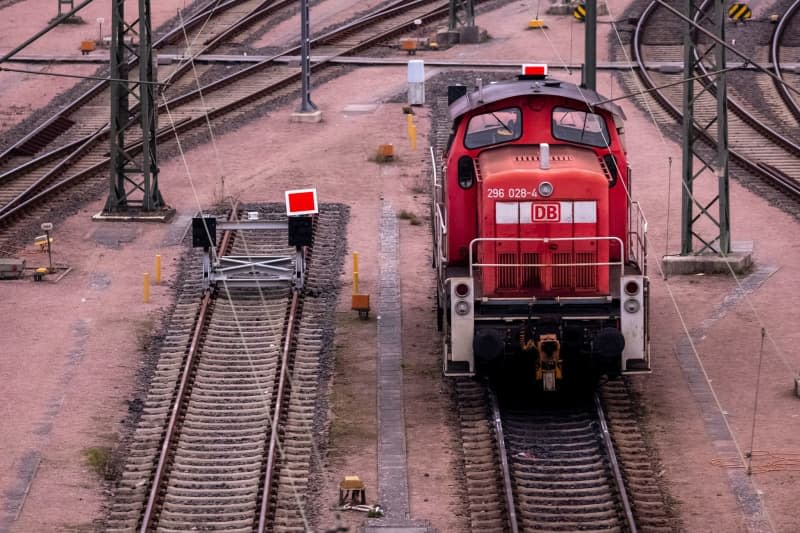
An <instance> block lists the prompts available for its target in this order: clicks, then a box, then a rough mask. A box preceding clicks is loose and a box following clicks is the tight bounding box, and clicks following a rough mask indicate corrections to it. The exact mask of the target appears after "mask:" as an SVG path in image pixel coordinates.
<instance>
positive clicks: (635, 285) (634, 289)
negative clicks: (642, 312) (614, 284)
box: [625, 280, 639, 296]
mask: <svg viewBox="0 0 800 533" xmlns="http://www.w3.org/2000/svg"><path fill="white" fill-rule="evenodd" d="M638 293H639V282H638V281H635V280H631V281H629V282H627V283H626V284H625V294H627V295H628V296H634V295H636V294H638Z"/></svg>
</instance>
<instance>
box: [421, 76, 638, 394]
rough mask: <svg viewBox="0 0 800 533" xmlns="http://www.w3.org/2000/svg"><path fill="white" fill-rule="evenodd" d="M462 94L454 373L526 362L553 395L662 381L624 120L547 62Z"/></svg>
mask: <svg viewBox="0 0 800 533" xmlns="http://www.w3.org/2000/svg"><path fill="white" fill-rule="evenodd" d="M479 85H480V84H479ZM459 92H461V93H462V94H461V95H459V94H458V93H459ZM449 93H450V100H451V102H450V117H451V119H452V121H453V125H452V132H451V136H450V142H449V145H448V147H447V149H446V152H445V154H444V164H443V166H442V168H441V173H439V172H434V202H433V226H434V265H435V267H436V269H437V280H438V282H437V311H438V313H437V315H438V316H437V318H438V323H439V327H440V330H442V331H443V334H444V371H445V374H446V375H474V374H475V373H476V372H480V371H482V370H483V369H487V370H488V369H493V368H497V367H502V366H511V368H514V369H518V368H520V366H519V365H520V364H522V365H523V368H527V369H530V370H531V373H532V374H531V375H532V376H535V379H536V381H537V382H539V383H540V384H541V388H542V389H543V390H546V391H553V390H557V389H559V388H560V387H561V385H562V383H564V382H569V380H570V379H571V378H573V377H574V378H577V377H585V376H594V377H596V376H599V375H602V374H609V375H616V374H619V373H632V372H647V371H649V369H650V357H649V349H648V324H647V317H648V279H647V272H646V241H645V238H646V222H645V221H644V218H643V217H642V215H641V211H640V210H639V206H638V204H637V203H636V202H633V201H632V200H631V198H630V191H631V172H630V168H629V166H628V162H627V159H626V153H625V147H624V144H623V137H622V134H623V121H624V118H625V116H624V114H623V112H622V109H620V108H619V107H618V106H617V105H615V104H613V103H609V102H604V99H603V98H602V97H601V96H600V95H598V94H597V93H596V92H595V91H593V90H589V89H586V88H583V87H580V86H577V85H574V84H571V83H567V82H562V81H558V80H555V79H552V78H550V77H548V76H547V67H546V66H544V65H526V66H524V67H523V74H522V75H521V76H519V77H518V79H515V80H512V81H505V82H499V83H492V84H489V85H486V86H483V85H480V86H479V87H478V88H477V89H475V90H472V91H467V90H466V88H464V87H451V88H450V90H449ZM434 168H437V164H436V163H435V162H434ZM440 176H441V179H440Z"/></svg>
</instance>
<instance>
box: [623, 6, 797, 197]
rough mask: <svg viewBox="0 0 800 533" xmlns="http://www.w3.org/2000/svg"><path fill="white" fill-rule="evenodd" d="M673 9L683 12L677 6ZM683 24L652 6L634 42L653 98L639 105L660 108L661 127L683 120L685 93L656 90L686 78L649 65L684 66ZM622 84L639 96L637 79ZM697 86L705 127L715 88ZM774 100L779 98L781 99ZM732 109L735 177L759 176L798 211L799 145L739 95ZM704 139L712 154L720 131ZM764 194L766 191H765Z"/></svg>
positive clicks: (713, 105) (656, 113) (731, 102)
mask: <svg viewBox="0 0 800 533" xmlns="http://www.w3.org/2000/svg"><path fill="white" fill-rule="evenodd" d="M673 4H674V3H673ZM674 7H676V8H677V9H679V10H680V9H681V6H679V5H677V4H674ZM684 25H685V23H684V22H682V21H681V20H680V19H678V18H677V17H676V16H675V15H673V14H671V13H670V12H669V11H668V10H666V9H665V8H663V7H660V6H659V4H658V3H656V2H654V3H650V4H647V6H646V7H645V8H644V10H643V12H642V13H641V16H640V17H639V19H638V23H637V25H636V27H635V30H634V33H633V38H632V41H631V46H632V55H633V57H634V59H635V61H636V63H637V64H638V66H639V68H638V69H637V75H638V78H639V79H640V80H641V83H642V84H643V85H644V88H645V89H646V90H647V89H649V90H652V92H651V93H649V95H641V94H639V95H638V96H636V99H637V101H638V102H639V103H640V105H643V106H644V107H646V108H648V109H651V110H653V109H656V110H655V111H654V118H655V119H656V120H657V121H658V122H660V123H662V124H673V125H675V124H679V123H680V121H681V120H682V109H681V105H682V104H681V102H682V98H683V89H682V85H680V84H678V85H675V86H672V87H666V88H662V89H658V90H654V89H655V88H656V87H660V86H663V85H667V84H670V83H674V82H676V81H679V80H680V79H682V76H683V74H682V71H681V72H674V69H672V70H671V69H661V70H647V68H646V66H647V65H648V64H653V63H671V64H682V63H683V45H682V41H681V39H682V37H681V36H682V32H683V26H684ZM703 73H704V72H699V73H698V74H703ZM705 73H707V72H705ZM761 76H763V75H761ZM623 80H624V84H625V85H626V89H627V90H628V92H629V93H631V94H637V93H640V88H639V87H638V84H637V82H636V80H634V79H632V77H630V76H623ZM694 83H695V85H696V88H695V96H696V102H695V107H694V112H695V115H696V117H697V121H698V123H703V124H707V123H709V122H711V121H712V120H713V118H714V117H715V116H716V98H715V96H714V94H713V91H711V90H706V91H704V92H703V88H704V87H707V85H705V84H706V83H707V81H706V80H698V81H695V82H694ZM775 100H778V98H777V95H776V97H775ZM728 109H729V115H728V132H729V133H728V141H729V145H728V146H729V153H730V160H731V170H732V171H733V174H734V175H736V176H737V177H739V178H740V179H742V180H744V182H745V183H748V184H750V183H751V182H752V178H749V181H748V176H755V177H756V178H757V179H758V180H760V182H761V183H766V184H768V185H769V187H770V188H777V189H779V190H780V191H781V193H782V194H783V195H788V196H789V197H790V199H791V200H790V203H791V205H792V206H793V210H794V211H795V212H797V205H796V204H797V201H798V200H800V157H799V156H800V144H798V143H797V142H796V141H795V140H794V139H792V138H790V136H787V135H786V134H785V132H784V131H782V127H781V125H777V126H776V125H775V124H770V121H769V120H768V119H767V118H766V117H764V116H763V115H762V114H760V113H754V112H752V110H750V109H747V108H746V106H745V104H744V103H743V100H742V99H739V98H737V97H736V96H735V95H732V96H730V97H729V99H728ZM711 130H714V128H712V129H711ZM701 135H702V138H703V141H704V143H705V145H706V146H707V147H708V150H709V153H712V151H713V150H714V149H715V147H716V138H715V135H716V132H715V131H705V132H703V133H702V134H701ZM765 141H767V142H766V143H765ZM764 194H768V192H767V191H764ZM773 194H774V193H773Z"/></svg>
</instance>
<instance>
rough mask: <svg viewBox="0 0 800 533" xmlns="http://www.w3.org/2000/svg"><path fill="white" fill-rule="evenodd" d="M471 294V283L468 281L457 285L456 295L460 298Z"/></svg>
mask: <svg viewBox="0 0 800 533" xmlns="http://www.w3.org/2000/svg"><path fill="white" fill-rule="evenodd" d="M468 295H469V285H467V284H466V283H459V284H458V285H456V296H458V297H459V298H466V297H467V296H468Z"/></svg>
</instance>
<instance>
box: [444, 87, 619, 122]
mask: <svg viewBox="0 0 800 533" xmlns="http://www.w3.org/2000/svg"><path fill="white" fill-rule="evenodd" d="M480 92H482V93H483V94H482V97H480V95H479V93H480ZM527 95H543V96H562V97H564V98H569V99H571V100H576V101H578V102H581V103H586V104H588V105H589V106H590V107H597V108H600V109H604V110H605V111H608V112H609V113H612V114H614V115H618V116H619V117H621V118H623V119H624V118H625V113H624V112H623V111H622V108H621V107H619V106H618V105H617V104H615V103H613V102H605V100H606V99H605V98H604V97H602V96H600V95H599V94H597V92H596V91H593V90H592V89H588V88H586V87H579V86H577V85H575V84H574V83H568V82H565V81H561V80H556V79H553V78H545V79H522V80H509V81H501V82H497V83H490V84H488V85H484V86H483V89H475V90H472V91H467V94H466V95H464V96H462V97H461V98H459V99H457V100H456V101H454V102H453V103H452V104H450V118H451V120H455V119H456V118H458V117H460V116H461V115H463V114H465V113H467V112H469V111H472V110H473V109H477V108H479V107H483V106H485V105H486V104H491V103H493V102H498V101H500V100H505V99H506V98H513V97H515V96H527Z"/></svg>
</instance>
